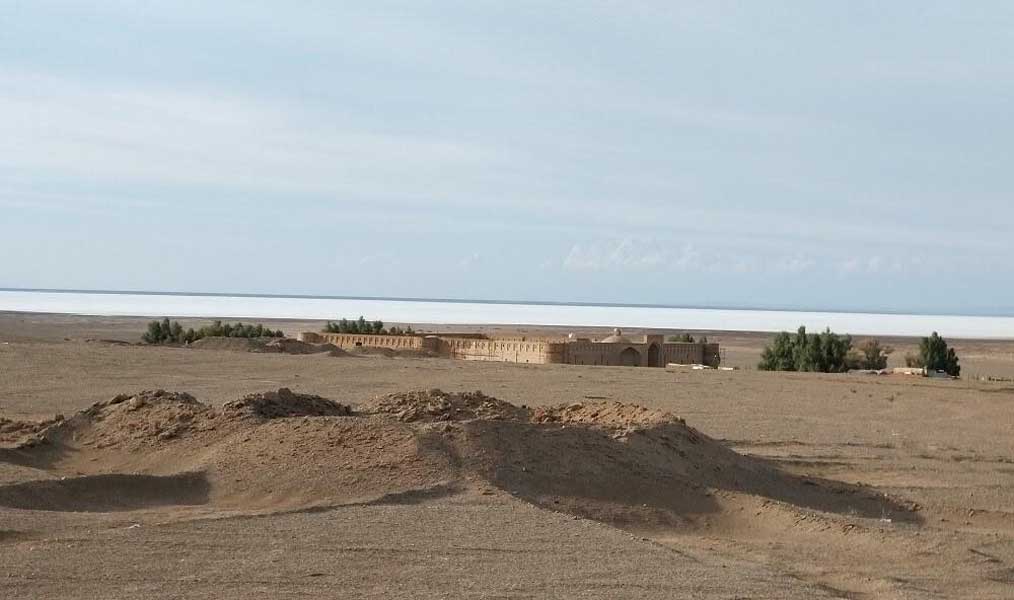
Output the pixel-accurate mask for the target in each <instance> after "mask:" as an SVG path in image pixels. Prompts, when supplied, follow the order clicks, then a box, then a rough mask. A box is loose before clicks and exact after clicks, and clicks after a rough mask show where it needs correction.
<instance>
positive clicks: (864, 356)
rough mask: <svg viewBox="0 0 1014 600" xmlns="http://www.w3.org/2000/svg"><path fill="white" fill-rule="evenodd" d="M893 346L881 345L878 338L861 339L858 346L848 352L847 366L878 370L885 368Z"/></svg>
mask: <svg viewBox="0 0 1014 600" xmlns="http://www.w3.org/2000/svg"><path fill="white" fill-rule="evenodd" d="M892 352H894V348H891V347H890V346H883V345H881V343H880V340H877V339H868V340H863V341H862V342H861V343H860V344H859V346H858V347H857V348H856V349H855V350H853V351H852V352H850V353H849V366H850V368H853V369H870V370H874V371H879V370H881V369H886V368H887V359H888V357H889V356H890V355H891V353H892Z"/></svg>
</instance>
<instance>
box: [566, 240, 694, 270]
mask: <svg viewBox="0 0 1014 600" xmlns="http://www.w3.org/2000/svg"><path fill="white" fill-rule="evenodd" d="M700 261H701V253H700V252H698V251H697V250H696V248H695V247H694V246H693V245H692V244H684V245H682V246H680V247H678V248H675V249H674V248H671V247H669V246H667V245H665V244H663V243H661V242H659V241H657V240H654V239H640V238H634V237H624V238H620V239H609V240H600V241H594V242H585V243H577V244H574V245H573V246H571V248H570V251H569V252H568V253H567V256H566V257H564V259H563V268H564V269H566V270H568V271H671V270H681V271H682V270H688V269H694V268H700V267H701V264H700Z"/></svg>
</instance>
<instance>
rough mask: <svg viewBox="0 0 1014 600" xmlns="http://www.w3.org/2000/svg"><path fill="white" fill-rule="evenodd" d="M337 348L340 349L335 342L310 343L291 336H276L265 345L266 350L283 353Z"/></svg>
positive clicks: (303, 352)
mask: <svg viewBox="0 0 1014 600" xmlns="http://www.w3.org/2000/svg"><path fill="white" fill-rule="evenodd" d="M335 350H338V346H335V345H334V344H309V343H307V342H302V341H300V340H294V339H291V338H276V339H273V340H271V341H270V342H268V343H267V344H266V345H265V346H264V351H265V352H280V353H282V354H321V353H324V352H334V351H335Z"/></svg>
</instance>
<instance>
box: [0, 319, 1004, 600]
mask: <svg viewBox="0 0 1014 600" xmlns="http://www.w3.org/2000/svg"><path fill="white" fill-rule="evenodd" d="M145 321H146V320H145V319H141V318H106V317H76V316H58V315H28V314H0V418H2V419H3V421H0V598H11V599H21V598H24V599H29V598H31V599H36V598H61V599H66V598H112V599H120V598H124V599H125V598H725V599H732V598H743V599H745V598H772V599H774V598H779V599H781V598H789V599H793V598H799V599H809V598H849V599H867V598H870V599H873V598H884V599H888V598H892V599H893V598H976V599H980V598H981V599H999V598H1014V383H1012V382H1010V381H1003V379H1005V378H1010V377H1011V376H1014V343H1012V342H1004V341H974V340H953V345H954V346H955V347H956V349H957V350H958V353H959V355H960V356H961V358H962V365H963V373H964V374H965V375H966V377H964V378H963V379H960V380H953V381H952V380H940V379H925V378H913V377H902V376H872V375H854V374H848V375H819V374H807V373H765V372H758V371H756V370H754V369H752V368H751V367H752V366H753V365H754V364H756V362H757V358H758V357H759V354H760V350H761V348H762V347H763V345H764V343H765V342H766V340H767V339H769V337H770V336H769V335H767V334H753V333H725V332H708V336H709V338H710V339H711V340H712V341H718V342H720V343H722V345H723V348H724V349H725V356H724V361H725V364H727V365H731V366H736V367H740V370H737V371H692V370H686V371H678V372H668V371H666V370H663V369H644V368H623V367H592V366H571V365H519V364H504V363H481V362H464V361H454V360H448V359H441V358H418V357H397V356H395V357H390V356H382V355H367V356H331V355H328V354H326V353H320V354H306V355H292V354H285V353H253V352H239V351H228V350H208V349H196V348H177V347H148V346H140V345H136V344H135V342H137V341H138V339H139V336H140V333H141V331H142V330H143V328H144V324H145ZM185 324H189V323H185ZM194 324H199V323H198V322H197V321H194ZM265 324H268V322H265ZM271 326H272V327H280V328H282V329H283V330H285V331H286V333H288V334H289V335H294V334H296V333H298V332H299V331H303V330H312V329H315V328H319V326H320V324H319V323H301V322H293V321H276V322H271ZM448 327H449V326H448ZM501 330H502V328H501ZM501 330H497V331H492V330H491V332H500V331H501ZM516 330H517V331H524V332H527V333H537V332H536V331H534V330H532V329H530V328H521V327H519V328H516ZM887 341H888V342H889V343H890V344H891V345H893V346H895V347H896V348H897V351H896V353H895V354H894V355H893V356H892V360H893V361H895V362H897V361H898V360H899V359H900V357H901V356H903V354H904V353H905V352H906V351H908V350H911V348H912V347H913V346H914V344H915V343H916V341H915V340H906V339H897V340H887ZM985 376H991V377H994V378H995V379H998V381H985V380H983V379H982V378H983V377H985ZM159 390H163V391H161V392H160V391H159ZM437 390H440V391H437ZM480 390H481V393H479V392H478V391H480ZM56 415H61V416H62V418H61V419H59V420H54V417H55V416H56Z"/></svg>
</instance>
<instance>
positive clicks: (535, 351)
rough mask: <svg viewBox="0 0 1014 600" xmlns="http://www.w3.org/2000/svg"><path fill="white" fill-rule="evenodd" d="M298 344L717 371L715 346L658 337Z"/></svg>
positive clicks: (357, 339) (325, 338) (332, 339)
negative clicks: (673, 365) (693, 366)
mask: <svg viewBox="0 0 1014 600" xmlns="http://www.w3.org/2000/svg"><path fill="white" fill-rule="evenodd" d="M299 339H300V340H302V341H304V342H309V343H314V344H323V343H330V344H334V345H335V346H338V347H339V348H343V349H354V348H355V347H357V346H365V347H370V348H389V349H392V350H425V351H429V352H433V353H436V354H439V355H441V356H447V357H449V358H455V359H458V360H481V361H493V362H514V363H532V364H571V365H610V366H637V367H664V366H665V365H666V364H668V363H678V364H704V365H709V366H712V367H717V366H718V365H719V363H720V361H721V357H720V350H719V346H718V344H700V343H686V342H664V341H663V337H662V336H660V335H648V336H643V341H637V342H634V341H632V340H627V339H626V338H624V339H623V340H621V341H615V342H614V341H605V342H596V341H592V340H585V339H573V338H569V339H561V338H555V339H550V338H528V337H524V336H513V337H495V338H487V337H480V336H478V335H447V336H439V335H426V336H421V335H359V334H346V333H316V332H306V333H301V334H300V335H299Z"/></svg>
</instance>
